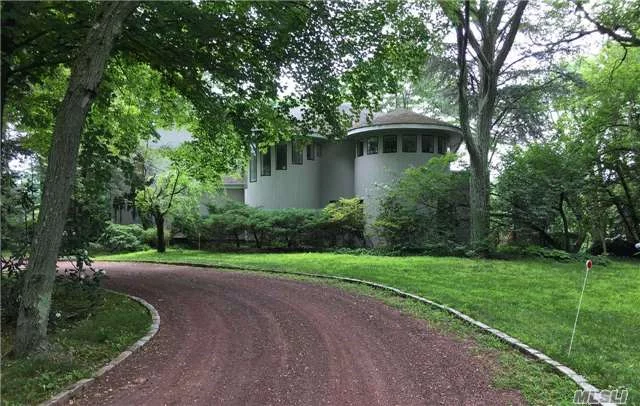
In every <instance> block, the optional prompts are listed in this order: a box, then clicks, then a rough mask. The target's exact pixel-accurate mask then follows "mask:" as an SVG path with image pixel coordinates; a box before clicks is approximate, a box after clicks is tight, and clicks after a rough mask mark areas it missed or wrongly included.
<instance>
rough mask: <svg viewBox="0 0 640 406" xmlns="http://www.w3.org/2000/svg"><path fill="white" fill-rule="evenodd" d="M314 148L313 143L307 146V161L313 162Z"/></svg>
mask: <svg viewBox="0 0 640 406" xmlns="http://www.w3.org/2000/svg"><path fill="white" fill-rule="evenodd" d="M315 146H316V144H314V143H311V144H307V161H313V160H314V159H316V151H315V150H316V148H315Z"/></svg>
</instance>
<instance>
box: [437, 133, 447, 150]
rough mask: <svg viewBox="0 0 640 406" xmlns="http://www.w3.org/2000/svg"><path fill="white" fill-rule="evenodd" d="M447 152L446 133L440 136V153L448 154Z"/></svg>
mask: <svg viewBox="0 0 640 406" xmlns="http://www.w3.org/2000/svg"><path fill="white" fill-rule="evenodd" d="M446 153H447V137H445V136H444V135H440V136H438V154H442V155H444V154H446Z"/></svg>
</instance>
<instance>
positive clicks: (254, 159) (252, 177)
mask: <svg viewBox="0 0 640 406" xmlns="http://www.w3.org/2000/svg"><path fill="white" fill-rule="evenodd" d="M257 181H258V154H256V153H255V151H254V152H252V153H251V157H250V158H249V182H257Z"/></svg>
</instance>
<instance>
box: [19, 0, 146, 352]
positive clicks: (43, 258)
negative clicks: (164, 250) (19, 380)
mask: <svg viewBox="0 0 640 406" xmlns="http://www.w3.org/2000/svg"><path fill="white" fill-rule="evenodd" d="M136 5H137V4H136V3H135V2H111V3H104V4H103V5H102V6H101V10H100V12H99V13H98V15H97V17H96V21H95V24H94V25H93V26H92V27H91V29H90V30H89V31H88V33H87V37H86V38H85V42H84V45H83V46H82V47H81V48H80V49H79V52H78V56H77V57H76V60H75V62H74V65H73V67H72V69H71V76H70V78H69V85H68V88H67V92H66V94H65V97H64V100H63V102H62V105H61V106H60V110H59V111H58V114H57V117H56V123H55V128H54V133H53V134H54V135H53V142H52V145H51V150H50V153H49V160H48V162H49V165H48V167H47V174H46V178H45V184H44V191H43V195H42V203H41V207H40V213H39V216H38V224H37V226H36V230H35V235H34V238H33V243H32V246H31V255H30V259H29V266H28V269H27V271H26V273H25V276H24V287H23V291H22V300H21V303H20V310H19V315H18V325H17V331H16V346H15V349H16V353H17V354H18V355H22V354H26V353H29V352H33V351H37V350H40V349H45V348H46V347H47V322H48V316H49V310H50V307H51V290H52V286H53V280H54V276H55V273H54V270H55V264H56V260H57V256H58V249H59V247H60V242H61V237H62V230H63V228H64V223H65V217H64V216H61V215H60V213H65V212H66V211H67V207H68V206H69V196H70V194H71V189H72V186H73V181H74V177H75V170H76V161H77V157H78V149H79V146H80V138H81V135H82V128H83V126H84V121H85V117H86V115H87V113H88V112H89V109H90V108H91V103H92V101H93V99H94V98H95V95H96V92H97V88H98V85H99V84H100V81H101V79H102V74H103V72H104V68H105V65H106V63H107V60H108V58H109V54H110V53H111V48H112V46H113V41H114V38H115V37H116V36H117V35H118V34H119V33H120V31H121V29H122V24H123V22H124V20H125V19H126V18H127V17H128V16H129V15H130V14H131V13H132V12H133V11H134V9H135V8H136Z"/></svg>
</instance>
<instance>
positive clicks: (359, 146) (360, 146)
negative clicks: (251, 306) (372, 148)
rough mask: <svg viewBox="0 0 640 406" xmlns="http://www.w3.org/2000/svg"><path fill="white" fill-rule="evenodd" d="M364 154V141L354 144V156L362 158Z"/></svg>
mask: <svg viewBox="0 0 640 406" xmlns="http://www.w3.org/2000/svg"><path fill="white" fill-rule="evenodd" d="M362 154H364V141H362V140H360V141H358V142H356V155H357V156H362Z"/></svg>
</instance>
